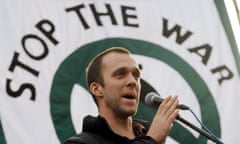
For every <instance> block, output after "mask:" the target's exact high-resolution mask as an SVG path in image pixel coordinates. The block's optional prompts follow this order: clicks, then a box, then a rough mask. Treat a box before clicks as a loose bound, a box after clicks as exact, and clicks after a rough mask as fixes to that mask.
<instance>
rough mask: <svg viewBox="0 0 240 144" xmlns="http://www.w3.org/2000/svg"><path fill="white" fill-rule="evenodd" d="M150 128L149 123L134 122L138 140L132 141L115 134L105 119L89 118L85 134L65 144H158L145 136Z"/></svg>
mask: <svg viewBox="0 0 240 144" xmlns="http://www.w3.org/2000/svg"><path fill="white" fill-rule="evenodd" d="M148 127H149V123H147V122H145V121H142V120H134V123H133V130H134V132H135V135H136V138H135V139H132V140H130V139H128V138H127V137H124V136H120V135H118V134H116V133H114V132H113V131H112V130H111V128H110V127H109V125H108V123H107V121H106V120H105V119H104V118H102V117H100V116H98V117H92V116H87V117H85V118H84V120H83V129H82V131H83V132H82V133H80V134H78V135H75V136H72V137H70V138H69V139H68V140H67V141H66V142H65V143H64V144H157V142H156V141H155V140H154V139H152V138H151V137H149V136H146V135H145V134H146V132H147V130H148Z"/></svg>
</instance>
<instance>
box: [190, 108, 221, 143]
mask: <svg viewBox="0 0 240 144" xmlns="http://www.w3.org/2000/svg"><path fill="white" fill-rule="evenodd" d="M188 110H189V111H190V112H191V113H192V115H193V116H194V118H195V119H196V120H197V122H198V123H199V124H200V125H201V127H202V128H203V129H204V130H205V131H206V132H207V133H208V134H209V135H211V136H212V137H213V138H214V139H215V140H216V141H217V142H218V143H217V144H224V143H223V142H222V141H221V140H220V139H219V138H218V137H217V136H216V135H215V134H213V133H212V132H211V131H210V130H209V129H208V128H207V127H206V126H205V125H204V124H203V123H202V122H201V121H200V119H199V118H198V117H197V115H196V114H195V113H194V111H193V110H192V109H191V108H189V109H188Z"/></svg>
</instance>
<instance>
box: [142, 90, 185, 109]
mask: <svg viewBox="0 0 240 144" xmlns="http://www.w3.org/2000/svg"><path fill="white" fill-rule="evenodd" d="M163 101H164V99H163V98H161V97H160V96H159V95H158V94H156V93H155V92H150V93H148V94H147V95H146V97H145V103H146V104H148V105H150V106H153V107H158V106H159V105H160V104H161V103H162V102H163ZM178 108H179V109H181V110H189V107H188V106H186V105H183V104H179V105H178Z"/></svg>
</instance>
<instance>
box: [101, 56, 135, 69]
mask: <svg viewBox="0 0 240 144" xmlns="http://www.w3.org/2000/svg"><path fill="white" fill-rule="evenodd" d="M102 65H103V67H104V69H106V68H109V69H117V68H119V67H129V68H130V67H131V68H137V67H138V66H137V63H136V61H135V60H134V59H133V57H132V55H130V54H126V53H117V52H110V53H108V54H107V55H105V56H104V57H103V59H102Z"/></svg>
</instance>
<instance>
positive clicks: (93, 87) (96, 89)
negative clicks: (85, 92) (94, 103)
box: [90, 82, 103, 97]
mask: <svg viewBox="0 0 240 144" xmlns="http://www.w3.org/2000/svg"><path fill="white" fill-rule="evenodd" d="M90 91H91V93H92V94H93V95H94V96H96V97H101V96H102V95H103V93H102V86H101V85H100V84H99V83H97V82H92V83H91V84H90Z"/></svg>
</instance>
